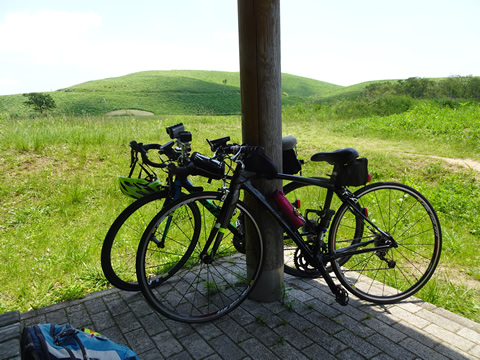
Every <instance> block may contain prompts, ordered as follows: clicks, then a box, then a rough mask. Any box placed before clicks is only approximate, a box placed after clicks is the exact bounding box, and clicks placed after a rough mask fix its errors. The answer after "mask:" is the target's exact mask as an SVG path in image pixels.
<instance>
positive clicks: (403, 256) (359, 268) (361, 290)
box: [329, 182, 442, 304]
mask: <svg viewBox="0 0 480 360" xmlns="http://www.w3.org/2000/svg"><path fill="white" fill-rule="evenodd" d="M355 196H356V198H357V199H358V200H359V205H360V207H362V208H366V212H367V213H368V218H369V219H370V221H372V222H373V224H375V225H376V226H377V227H378V228H379V229H381V230H382V231H384V232H385V233H387V234H388V235H390V236H392V237H393V239H394V240H395V242H396V244H397V246H396V247H391V248H389V249H385V250H378V251H372V252H366V253H363V254H355V255H352V256H349V257H343V258H340V260H338V261H334V262H333V265H332V267H333V270H334V272H335V274H336V275H337V277H338V279H339V280H340V282H341V283H342V284H343V286H344V287H345V288H346V289H347V290H348V291H349V292H351V293H352V294H354V295H356V296H357V297H359V298H360V299H363V300H367V301H371V302H374V303H381V304H390V303H395V302H398V301H400V300H402V299H405V298H407V297H409V296H411V295H413V294H415V293H416V292H417V291H418V290H420V289H421V288H422V287H423V286H424V285H425V284H426V283H427V281H428V280H429V279H430V277H431V276H432V275H433V273H434V271H435V268H436V266H437V264H438V262H439V259H440V254H441V246H442V240H441V228H440V223H439V221H438V217H437V215H436V213H435V211H434V209H433V208H432V206H431V205H430V203H429V202H428V201H427V200H426V199H425V197H424V196H422V195H421V194H420V193H419V192H418V191H416V190H414V189H413V188H411V187H408V186H406V185H403V184H398V183H388V182H386V183H375V184H372V185H369V186H366V187H364V188H362V189H360V190H358V191H357V192H355ZM357 220H358V219H356V218H355V216H354V215H353V214H352V212H351V211H350V210H349V208H348V206H346V205H342V206H341V207H340V209H339V210H338V212H337V214H336V216H335V218H334V220H333V222H332V225H331V230H330V231H331V232H330V236H329V250H330V252H331V253H338V252H341V251H342V249H345V248H346V247H347V246H349V245H351V244H352V243H355V244H356V245H358V244H366V242H367V241H370V244H369V245H364V246H360V247H357V249H362V250H363V249H368V248H372V247H373V246H374V245H376V246H382V245H387V242H388V239H387V238H386V237H385V236H382V235H381V234H380V233H379V232H378V231H377V230H375V229H374V228H373V227H372V226H371V225H369V224H368V223H366V222H365V226H363V227H359V226H355V223H356V221H357ZM372 240H373V241H372Z"/></svg>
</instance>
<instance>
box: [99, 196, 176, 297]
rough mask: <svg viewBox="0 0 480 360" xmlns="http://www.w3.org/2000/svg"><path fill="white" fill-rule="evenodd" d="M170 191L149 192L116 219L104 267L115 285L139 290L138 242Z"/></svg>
mask: <svg viewBox="0 0 480 360" xmlns="http://www.w3.org/2000/svg"><path fill="white" fill-rule="evenodd" d="M167 194H168V191H167V190H160V191H157V192H155V193H152V194H149V195H146V196H144V197H142V198H140V199H138V200H136V201H135V202H133V203H132V204H130V205H129V206H128V207H127V208H125V210H123V211H122V212H121V213H120V215H119V216H118V217H117V218H116V219H115V221H114V222H113V224H112V225H111V226H110V229H109V230H108V232H107V235H106V236H105V240H104V241H103V245H102V253H101V263H102V270H103V273H104V274H105V277H106V278H107V280H108V281H109V282H110V284H112V285H113V286H115V287H117V288H119V289H122V290H126V291H139V290H140V287H139V286H138V283H137V275H136V269H135V256H136V252H137V248H138V243H139V242H140V239H141V238H142V235H143V232H144V231H145V228H146V227H147V225H148V224H149V223H150V221H151V220H152V219H153V218H154V217H155V215H157V214H158V213H159V212H160V210H161V209H162V207H163V204H164V202H165V198H166V196H167Z"/></svg>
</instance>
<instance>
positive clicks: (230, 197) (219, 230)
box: [200, 189, 240, 264]
mask: <svg viewBox="0 0 480 360" xmlns="http://www.w3.org/2000/svg"><path fill="white" fill-rule="evenodd" d="M239 198H240V190H239V189H230V191H229V192H228V193H227V194H226V197H225V201H224V202H223V206H222V207H221V209H220V213H219V214H218V216H217V221H216V223H215V225H214V226H213V228H212V229H211V230H210V234H209V236H208V240H207V242H206V244H205V246H204V248H203V250H202V252H201V253H200V259H201V260H202V261H203V262H204V263H205V264H211V263H212V262H213V259H214V258H215V254H216V253H217V250H218V248H219V246H220V243H221V242H222V239H223V236H224V235H225V232H226V231H227V229H228V227H229V225H230V219H231V218H232V216H233V213H234V211H235V208H236V206H237V202H238V199H239ZM212 244H213V246H212ZM210 247H211V251H210V253H208V249H210Z"/></svg>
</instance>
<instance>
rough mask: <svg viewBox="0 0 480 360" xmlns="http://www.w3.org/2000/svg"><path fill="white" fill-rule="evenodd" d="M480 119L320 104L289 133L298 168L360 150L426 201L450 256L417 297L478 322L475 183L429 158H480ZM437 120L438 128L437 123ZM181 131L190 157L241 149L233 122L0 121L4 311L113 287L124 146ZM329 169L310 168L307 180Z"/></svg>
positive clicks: (296, 118) (299, 111) (296, 115)
mask: <svg viewBox="0 0 480 360" xmlns="http://www.w3.org/2000/svg"><path fill="white" fill-rule="evenodd" d="M479 113H480V111H479V107H478V106H475V105H472V104H466V105H464V106H462V107H460V108H458V109H452V108H442V107H435V106H434V105H432V104H431V103H426V104H424V105H421V104H419V105H417V106H415V107H413V108H412V109H411V110H409V111H408V112H407V113H406V114H405V115H404V116H401V115H390V116H385V117H380V116H375V117H364V118H358V117H344V116H339V115H338V113H337V112H335V111H334V110H333V108H330V109H329V108H328V107H319V106H317V105H312V106H308V105H303V106H295V107H287V108H285V109H284V113H283V133H284V135H294V136H296V137H297V138H298V148H299V156H300V157H301V158H303V159H307V160H308V159H309V157H310V156H311V155H312V154H313V153H314V152H317V151H329V150H334V149H336V148H340V147H347V146H351V147H355V148H357V149H358V150H359V152H360V154H361V155H362V156H366V157H368V158H369V167H370V172H372V173H373V174H374V180H375V181H381V180H395V181H401V182H404V183H407V184H410V185H412V186H414V187H416V188H417V189H419V190H420V191H421V192H422V193H424V194H425V195H426V196H427V198H429V200H430V201H431V202H432V204H433V205H434V207H435V208H436V209H437V211H438V213H439V217H440V220H441V223H442V227H443V233H444V243H445V246H444V250H443V256H442V259H441V263H440V270H439V272H438V275H437V276H435V277H434V280H433V281H432V283H431V285H429V286H427V287H426V289H425V291H423V292H422V293H420V296H422V297H424V298H425V299H426V300H427V301H432V302H433V303H435V304H437V305H439V306H444V307H445V308H447V309H450V310H452V311H455V312H459V313H461V314H463V315H466V316H468V317H470V318H472V319H474V320H476V321H480V317H479V315H478V314H479V313H480V312H479V311H478V308H479V306H480V303H479V298H480V293H479V290H478V287H477V288H475V287H471V286H470V285H469V284H470V283H471V282H472V281H474V282H475V281H476V282H477V283H478V282H480V270H479V266H480V265H479V264H480V258H479V255H478V248H479V245H480V223H479V220H478V219H480V207H479V205H478V201H477V199H478V197H479V196H478V195H479V191H480V190H479V184H478V180H477V178H476V174H475V173H474V172H473V171H469V170H468V169H462V168H459V167H451V166H448V165H446V163H444V162H442V161H441V160H439V159H436V158H431V157H428V156H427V155H438V156H445V157H462V156H465V155H469V156H471V157H473V158H474V159H477V160H478V159H479V158H480V154H478V147H477V145H478V143H477V136H478V135H477V133H476V130H475V127H476V128H477V129H478V123H477V121H478V118H479ZM436 116H438V118H439V119H441V121H440V120H439V121H434V120H432V118H435V117H436ZM469 121H470V122H469ZM177 122H183V123H184V124H185V125H186V128H187V130H189V131H191V132H192V134H193V139H194V140H193V150H197V151H200V152H202V153H205V154H210V150H209V148H208V145H207V143H206V141H205V138H218V137H222V136H225V135H230V136H231V137H232V140H233V141H236V142H241V119H240V117H238V116H229V117H216V116H200V117H195V116H183V117H173V116H164V117H160V116H153V117H128V116H127V117H115V118H109V117H91V116H81V117H70V116H65V115H62V116H50V117H40V118H36V119H29V118H18V119H12V118H9V117H3V118H0V149H1V153H0V168H1V170H0V181H1V184H2V186H1V187H0V262H1V264H2V265H0V283H1V284H2V291H1V294H0V312H4V311H9V310H14V309H19V310H21V311H26V310H28V309H30V308H37V307H41V306H45V305H49V304H52V303H55V302H58V301H62V300H66V299H71V298H76V297H81V296H84V295H85V294H87V293H89V292H92V291H96V290H99V289H104V288H106V287H107V286H108V284H106V281H105V279H104V277H103V274H102V271H101V267H100V249H101V245H102V242H103V239H104V237H105V234H106V232H107V231H108V228H109V226H110V224H111V223H112V222H113V220H114V219H115V218H116V216H117V215H118V214H119V213H120V212H121V211H122V210H123V209H124V208H125V207H126V206H127V204H128V203H129V200H128V199H127V198H126V197H124V196H123V195H121V193H120V192H119V190H118V186H117V177H118V176H119V175H126V174H127V173H128V166H129V148H128V142H129V141H130V140H134V139H135V140H137V141H142V142H144V143H153V142H157V143H158V142H159V143H164V142H166V141H168V140H169V138H168V136H167V134H166V133H165V127H166V126H168V125H172V124H175V123H177ZM447 123H450V124H451V125H447ZM469 124H470V125H469ZM459 129H462V131H459ZM459 132H460V133H461V134H459ZM462 139H463V140H462ZM460 141H461V142H462V144H463V147H462V146H460V145H458V144H457V142H460ZM329 171H330V168H329V167H328V166H324V165H320V164H314V163H311V162H308V161H307V163H306V165H305V170H304V174H305V175H319V176H323V175H325V174H326V173H328V172H329ZM457 285H458V288H456V290H455V291H453V289H454V288H455V286H457ZM463 287H465V289H468V291H460V289H463ZM461 303H465V304H468V306H465V307H463V308H462V307H461V306H459V304H461Z"/></svg>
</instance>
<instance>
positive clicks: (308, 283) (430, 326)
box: [20, 275, 480, 360]
mask: <svg viewBox="0 0 480 360" xmlns="http://www.w3.org/2000/svg"><path fill="white" fill-rule="evenodd" d="M285 286H286V289H287V296H286V302H285V304H281V303H280V302H275V303H268V304H264V303H257V302H254V301H250V300H247V301H246V302H244V303H243V304H242V305H240V307H239V308H237V309H236V310H234V311H233V312H232V313H230V314H229V315H226V316H224V317H223V318H220V319H218V320H216V321H214V322H209V323H204V324H184V323H178V322H175V321H172V320H168V319H166V318H164V317H162V316H160V315H158V314H157V313H155V312H154V311H152V310H151V309H150V307H149V306H148V305H147V303H146V302H145V301H144V299H143V297H142V295H141V294H139V293H129V292H122V291H119V290H116V289H111V290H106V291H102V292H98V293H95V294H91V295H89V296H87V297H86V298H84V299H81V300H74V301H68V302H65V303H61V304H57V305H52V306H49V307H45V308H41V309H37V310H34V311H30V312H26V313H22V314H21V315H20V317H21V321H22V322H23V325H25V326H29V325H33V324H37V323H45V322H51V323H56V324H63V323H66V322H69V323H71V324H72V325H73V326H75V327H78V328H80V327H88V328H90V329H94V330H96V331H98V332H100V333H102V334H103V335H105V336H107V337H109V338H110V339H112V340H113V341H116V342H118V343H122V344H125V345H128V346H129V347H130V348H132V349H133V350H134V351H135V352H136V353H137V354H138V356H139V358H140V359H141V360H150V359H151V360H161V359H208V360H213V359H228V360H235V359H261V360H267V359H294V360H302V359H349V360H350V359H378V360H380V359H412V360H413V359H435V360H439V359H480V324H479V323H475V322H473V321H471V320H468V319H465V318H463V317H460V316H458V315H455V314H453V313H451V312H448V311H446V310H443V309H440V308H437V307H435V306H433V305H431V304H428V303H425V302H422V301H420V300H417V299H410V300H409V301H406V302H402V303H400V304H396V305H391V306H386V307H379V306H373V305H369V304H366V303H364V302H362V301H359V300H356V299H354V298H350V303H349V305H348V306H345V307H342V306H339V305H338V304H336V303H334V302H332V301H333V297H332V295H331V294H330V292H329V289H328V287H327V286H326V285H325V284H324V283H323V281H321V280H310V279H308V280H305V279H298V278H293V277H289V276H288V275H286V277H285Z"/></svg>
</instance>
